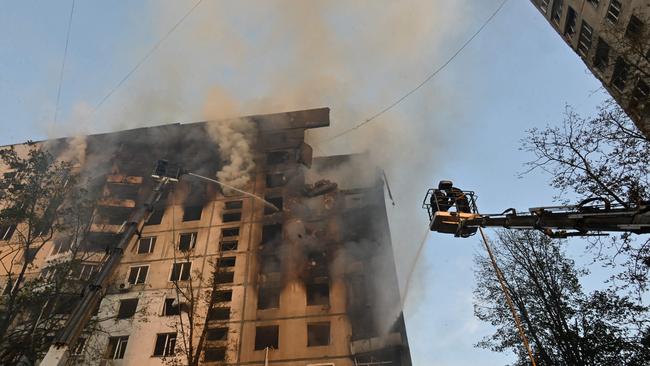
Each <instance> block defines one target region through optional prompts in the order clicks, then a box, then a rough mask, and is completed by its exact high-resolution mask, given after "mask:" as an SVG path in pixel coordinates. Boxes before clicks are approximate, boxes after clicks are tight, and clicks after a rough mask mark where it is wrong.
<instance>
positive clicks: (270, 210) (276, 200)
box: [264, 197, 282, 215]
mask: <svg viewBox="0 0 650 366" xmlns="http://www.w3.org/2000/svg"><path fill="white" fill-rule="evenodd" d="M264 200H266V201H267V202H269V203H271V204H273V206H275V207H277V208H278V210H280V211H282V197H264ZM276 212H277V211H275V210H274V209H273V208H271V207H268V206H264V214H265V215H270V214H274V213H276Z"/></svg>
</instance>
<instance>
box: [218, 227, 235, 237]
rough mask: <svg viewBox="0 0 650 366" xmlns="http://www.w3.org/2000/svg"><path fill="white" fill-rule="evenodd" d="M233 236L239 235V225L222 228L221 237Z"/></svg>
mask: <svg viewBox="0 0 650 366" xmlns="http://www.w3.org/2000/svg"><path fill="white" fill-rule="evenodd" d="M231 236H239V228H238V227H230V228H226V229H221V237H222V238H227V237H231Z"/></svg>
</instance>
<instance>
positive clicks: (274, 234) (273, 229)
mask: <svg viewBox="0 0 650 366" xmlns="http://www.w3.org/2000/svg"><path fill="white" fill-rule="evenodd" d="M280 239H282V224H273V225H264V226H263V227H262V242H261V243H260V244H261V245H266V244H273V243H275V242H278V241H280Z"/></svg>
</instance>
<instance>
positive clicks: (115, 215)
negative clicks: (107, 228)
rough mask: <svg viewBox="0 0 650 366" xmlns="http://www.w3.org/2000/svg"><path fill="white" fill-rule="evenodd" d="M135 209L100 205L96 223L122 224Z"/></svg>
mask: <svg viewBox="0 0 650 366" xmlns="http://www.w3.org/2000/svg"><path fill="white" fill-rule="evenodd" d="M132 210H133V209H132V208H130V207H117V206H100V207H98V208H97V216H96V217H95V223H96V224H100V225H101V224H103V225H122V223H124V221H126V219H128V218H129V214H130V213H131V211H132Z"/></svg>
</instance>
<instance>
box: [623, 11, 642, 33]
mask: <svg viewBox="0 0 650 366" xmlns="http://www.w3.org/2000/svg"><path fill="white" fill-rule="evenodd" d="M642 34H643V22H642V21H641V19H639V18H638V17H637V16H635V15H631V16H630V21H629V22H628V23H627V29H626V30H625V36H626V37H629V38H632V39H640V37H641V35H642Z"/></svg>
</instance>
